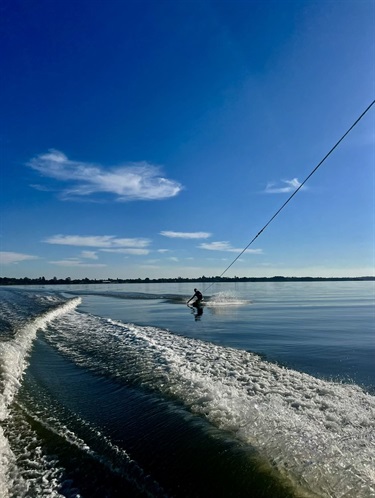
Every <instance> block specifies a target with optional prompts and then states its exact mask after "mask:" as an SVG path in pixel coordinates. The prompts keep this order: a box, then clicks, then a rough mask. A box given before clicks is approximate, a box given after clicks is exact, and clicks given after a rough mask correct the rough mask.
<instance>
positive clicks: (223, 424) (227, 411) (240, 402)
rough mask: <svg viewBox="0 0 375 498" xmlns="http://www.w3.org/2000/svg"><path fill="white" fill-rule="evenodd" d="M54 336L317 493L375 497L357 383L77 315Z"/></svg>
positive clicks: (364, 402) (372, 434) (370, 438)
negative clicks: (177, 406)
mask: <svg viewBox="0 0 375 498" xmlns="http://www.w3.org/2000/svg"><path fill="white" fill-rule="evenodd" d="M77 330H79V333H78V334H77ZM48 338H49V340H50V341H51V343H52V344H53V345H54V346H55V347H57V349H58V350H60V351H61V352H62V353H63V354H67V355H68V356H69V357H70V358H71V359H72V360H73V361H75V362H77V363H78V364H80V365H82V366H84V367H86V368H90V369H93V370H95V371H96V372H98V373H105V374H106V375H111V376H113V377H114V378H116V379H117V380H120V379H124V382H128V381H130V382H137V383H139V384H141V385H142V386H145V387H147V388H150V389H153V390H157V391H159V392H161V393H163V394H165V395H167V396H172V397H174V398H177V399H178V400H179V401H180V402H182V403H184V404H185V406H186V407H187V408H188V409H189V410H191V411H192V412H193V413H196V414H199V415H201V416H203V417H205V418H207V420H209V421H210V422H211V423H212V424H214V425H215V426H216V427H219V428H221V429H223V430H225V431H230V432H231V433H233V434H235V435H236V437H238V438H239V439H240V440H242V441H245V442H247V443H250V444H251V445H253V446H254V447H255V448H257V449H258V450H259V452H260V453H261V454H262V455H264V456H266V458H267V459H268V461H270V462H271V464H272V465H273V466H274V467H275V468H277V469H278V470H279V471H280V472H281V473H282V474H283V475H287V476H288V477H289V478H290V479H292V481H293V482H295V483H297V484H298V485H300V486H303V487H304V488H305V489H308V490H310V491H311V492H316V493H317V494H318V495H320V496H323V497H329V498H333V497H335V498H336V497H337V498H338V497H340V498H341V497H344V496H345V498H349V497H350V498H373V497H374V496H375V472H374V466H373V462H374V460H375V398H374V396H371V395H370V394H367V393H366V392H364V391H363V390H362V389H361V388H360V387H359V386H356V385H345V384H338V383H334V382H328V381H324V380H321V379H317V378H315V377H313V376H310V375H308V374H304V373H301V372H297V371H294V370H290V369H287V368H283V367H280V366H278V365H275V364H272V363H268V362H266V361H264V360H262V359H261V358H259V357H258V356H256V355H254V354H251V353H248V352H246V351H241V350H235V349H231V348H225V347H222V346H216V345H214V344H211V343H205V342H202V341H199V340H192V339H188V338H185V337H181V336H177V335H174V334H171V333H170V332H168V331H166V330H161V329H158V328H155V327H140V326H136V325H133V324H123V323H119V322H115V321H111V320H104V319H99V318H98V317H94V316H90V315H86V316H85V315H82V314H78V313H76V312H73V313H69V314H67V315H65V316H64V317H62V318H61V319H60V320H59V323H58V327H55V328H54V330H53V329H51V328H49V329H48Z"/></svg>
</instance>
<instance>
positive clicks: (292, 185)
mask: <svg viewBox="0 0 375 498" xmlns="http://www.w3.org/2000/svg"><path fill="white" fill-rule="evenodd" d="M300 186H301V182H300V181H299V180H298V178H293V179H292V180H281V185H276V183H268V184H267V186H266V188H265V189H264V192H265V193H266V194H288V193H291V192H294V191H295V190H296V189H297V188H298V187H300ZM302 188H306V187H302Z"/></svg>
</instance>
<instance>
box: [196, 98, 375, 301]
mask: <svg viewBox="0 0 375 498" xmlns="http://www.w3.org/2000/svg"><path fill="white" fill-rule="evenodd" d="M374 103H375V100H373V101H372V102H371V104H370V105H369V106H368V107H367V109H365V110H364V111H363V112H362V114H361V115H360V116H359V117H358V118H357V119H356V120H355V121H354V123H353V124H352V125H351V127H350V128H349V129H348V130H347V131H346V132H345V133H344V135H343V136H342V137H341V138H340V140H339V141H338V142H336V143H335V145H334V146H333V147H332V149H331V150H330V151H329V152H328V153H327V154H326V155H325V156H324V157H323V159H322V160H321V161H320V163H319V164H317V166H315V168H314V169H313V170H312V171H311V173H310V174H309V175H308V176H307V177H306V178H305V179H304V180H303V182H302V183H301V185H300V186H299V187H298V188H297V189H296V190H295V191H294V192H293V193H292V195H291V196H290V197H289V198H288V199H287V200H286V201H285V202H284V204H283V205H282V206H281V207H280V208H279V209H278V210H277V211H276V213H275V214H274V215H273V216H272V217H271V218H270V219H269V221H268V222H267V223H266V224H265V225H264V227H263V228H262V229H261V230H260V231H259V232H258V233H257V234H256V235H255V237H254V238H253V239H252V240H251V241H250V242H249V243H248V244H247V246H246V247H245V248H244V249H243V250H242V251H241V252H240V253H239V254H238V256H236V258H235V259H234V260H233V261H232V262H231V264H230V265H229V266H227V267H226V268H225V270H224V271H223V272H222V273H221V275H219V277H222V276H223V275H224V273H226V272H227V271H228V270H229V268H230V267H231V266H233V265H234V263H235V262H236V261H237V260H238V259H239V258H240V257H241V256H242V254H243V253H244V252H245V251H246V250H247V249H248V248H249V247H250V246H251V244H252V243H253V242H254V241H255V240H256V239H257V238H258V237H259V235H260V234H261V233H262V232H263V231H264V230H265V229H266V228H267V227H268V225H269V224H270V223H271V222H272V221H273V220H274V219H275V218H276V216H277V215H278V214H279V213H280V212H281V211H282V210H283V209H284V207H285V206H286V205H287V204H288V202H290V201H291V200H292V198H293V197H294V196H295V195H296V193H297V192H298V191H299V190H301V188H302V187H303V186H304V185H305V183H306V182H307V181H308V180H309V179H310V178H311V177H312V175H313V174H314V173H315V172H316V171H317V170H318V168H320V166H321V165H322V164H323V163H324V161H325V160H326V159H327V158H328V156H330V155H331V154H332V152H333V151H334V150H335V149H336V147H337V146H338V145H339V144H340V143H341V142H342V141H343V140H344V138H345V137H346V136H347V135H348V134H349V133H350V132H351V131H352V129H353V128H354V127H355V126H356V125H357V124H358V123H359V121H360V120H361V119H362V118H363V116H364V115H365V114H366V113H367V112H368V111H369V110H370V109H371V107H372V106H373V105H374ZM214 283H215V282H212V283H211V284H210V285H209V286H208V287H206V288H205V289H204V291H203V292H206V290H207V289H209V288H210V287H212V286H213V285H214Z"/></svg>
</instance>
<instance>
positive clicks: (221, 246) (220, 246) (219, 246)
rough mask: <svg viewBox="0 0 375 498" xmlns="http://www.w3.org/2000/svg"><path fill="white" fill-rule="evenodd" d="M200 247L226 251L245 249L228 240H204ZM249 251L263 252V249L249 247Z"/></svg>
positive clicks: (252, 252) (208, 249) (251, 252)
mask: <svg viewBox="0 0 375 498" xmlns="http://www.w3.org/2000/svg"><path fill="white" fill-rule="evenodd" d="M198 247H199V248H200V249H206V250H207V251H225V252H236V253H240V252H241V251H243V247H242V248H236V247H232V246H231V244H230V243H229V242H228V241H221V242H219V241H218V242H203V243H202V244H200V245H199V246H198ZM246 252H247V253H250V254H261V253H262V249H247V251H246Z"/></svg>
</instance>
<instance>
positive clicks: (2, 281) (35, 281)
mask: <svg viewBox="0 0 375 498" xmlns="http://www.w3.org/2000/svg"><path fill="white" fill-rule="evenodd" d="M348 281H349V282H352V281H353V282H355V281H360V282H363V281H375V276H372V277H370V276H366V277H283V276H275V277H205V276H202V277H199V278H182V277H177V278H125V279H123V278H116V279H114V278H113V279H89V278H81V279H72V278H70V277H67V278H65V279H61V278H56V277H54V278H52V279H46V278H44V277H39V278H28V277H24V278H13V277H0V286H3V285H63V284H69V285H82V284H160V283H163V284H164V283H165V284H168V283H194V282H196V283H209V282H221V283H225V282H348Z"/></svg>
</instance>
